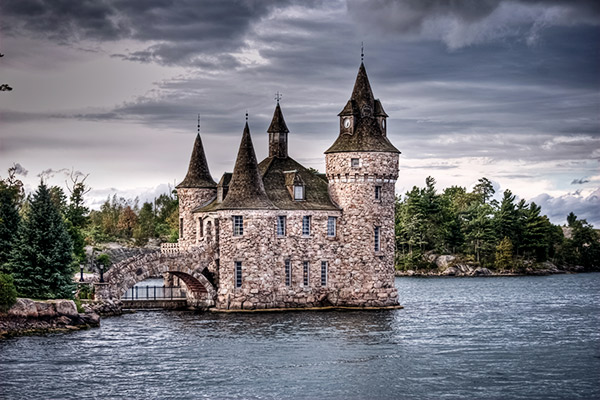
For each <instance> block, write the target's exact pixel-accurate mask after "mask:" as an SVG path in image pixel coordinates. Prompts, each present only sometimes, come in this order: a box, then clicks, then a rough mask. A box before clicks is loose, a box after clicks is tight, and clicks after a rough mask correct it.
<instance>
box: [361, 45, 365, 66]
mask: <svg viewBox="0 0 600 400" xmlns="http://www.w3.org/2000/svg"><path fill="white" fill-rule="evenodd" d="M364 59H365V43H364V42H360V62H363V61H364Z"/></svg>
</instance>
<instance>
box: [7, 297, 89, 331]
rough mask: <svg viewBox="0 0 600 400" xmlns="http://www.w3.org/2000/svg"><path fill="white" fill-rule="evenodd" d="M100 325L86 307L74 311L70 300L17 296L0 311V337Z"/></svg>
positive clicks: (75, 307)
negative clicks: (3, 311) (84, 309)
mask: <svg viewBox="0 0 600 400" xmlns="http://www.w3.org/2000/svg"><path fill="white" fill-rule="evenodd" d="M98 326H100V316H99V315H98V314H97V313H96V312H94V311H93V310H92V309H91V308H89V309H88V310H87V311H86V312H84V313H79V312H78V311H77V306H76V305H75V302H73V300H31V299H24V298H18V299H17V302H16V303H15V304H14V305H13V306H12V307H11V308H10V309H9V310H8V311H7V312H6V313H0V338H8V337H12V336H23V335H37V334H43V333H52V332H68V331H76V330H81V329H89V328H91V327H98Z"/></svg>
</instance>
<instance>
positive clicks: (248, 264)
mask: <svg viewBox="0 0 600 400" xmlns="http://www.w3.org/2000/svg"><path fill="white" fill-rule="evenodd" d="M387 117H388V115H387V114H386V113H385V111H384V110H383V107H382V105H381V102H380V101H379V100H378V99H375V98H374V96H373V92H372V90H371V86H370V83H369V79H368V77H367V73H366V70H365V67H364V64H362V63H361V65H360V68H359V71H358V75H357V77H356V82H355V84H354V89H353V91H352V96H351V97H350V100H348V102H347V103H346V105H345V107H344V108H343V109H342V111H341V112H340V113H339V118H340V132H339V135H338V137H337V139H336V140H335V142H334V143H333V145H332V146H331V147H330V148H329V149H327V150H326V151H325V161H326V172H325V174H320V173H315V172H314V170H309V169H307V168H305V167H303V166H302V165H300V164H299V163H298V162H296V161H295V160H294V159H293V158H291V157H290V156H289V155H288V133H289V130H288V127H287V126H286V123H285V121H284V118H283V113H282V111H281V107H280V105H279V102H277V106H276V108H275V112H274V114H273V120H272V121H271V124H270V126H269V128H268V130H267V132H268V134H269V156H268V157H267V158H265V159H264V160H262V161H261V162H260V163H259V162H257V159H256V154H255V152H254V147H253V144H252V139H251V136H250V129H249V127H248V123H247V122H246V126H245V128H244V131H243V135H242V140H241V143H240V147H239V150H238V154H237V160H236V162H235V167H234V169H233V173H225V174H223V176H222V177H221V179H220V181H219V183H216V182H215V181H214V180H213V178H212V177H211V174H210V172H209V168H208V163H207V161H206V157H205V154H204V148H203V145H202V141H201V139H200V135H198V136H197V137H196V141H195V144H194V148H193V152H192V156H191V160H190V164H189V169H188V172H187V175H186V176H185V179H184V180H183V181H182V182H181V183H180V184H179V185H177V194H178V197H179V216H180V227H179V229H180V231H179V237H180V239H179V242H178V244H177V248H178V251H179V252H181V251H190V252H191V253H190V254H192V253H193V251H194V249H200V250H201V251H202V252H203V253H204V254H208V255H209V257H208V258H206V259H208V260H209V261H207V262H206V268H204V271H203V274H204V275H205V276H206V277H207V279H208V281H210V283H211V284H212V285H213V287H214V289H215V290H216V295H215V299H214V305H215V307H216V308H217V309H233V310H236V309H269V308H304V307H323V306H340V307H341V306H349V307H394V306H397V305H398V293H397V290H396V288H395V286H394V250H395V245H394V236H395V235H394V199H395V192H394V184H395V182H396V179H397V178H398V158H399V153H400V152H399V151H398V150H397V149H396V148H395V147H394V146H393V145H392V144H391V143H390V141H389V140H388V138H387V126H386V118H387Z"/></svg>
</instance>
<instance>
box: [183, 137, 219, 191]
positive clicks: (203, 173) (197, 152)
mask: <svg viewBox="0 0 600 400" xmlns="http://www.w3.org/2000/svg"><path fill="white" fill-rule="evenodd" d="M215 187H217V184H216V182H215V181H214V180H213V178H212V177H211V176H210V171H209V170H208V163H207V162H206V155H205V154H204V147H203V146H202V139H200V134H198V135H196V141H195V142H194V149H193V150H192V157H191V158H190V166H189V167H188V172H187V175H186V176H185V178H184V179H183V181H181V183H180V184H179V185H177V188H215Z"/></svg>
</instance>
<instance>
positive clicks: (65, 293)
mask: <svg viewBox="0 0 600 400" xmlns="http://www.w3.org/2000/svg"><path fill="white" fill-rule="evenodd" d="M72 251H73V245H72V242H71V238H70V237H69V234H68V232H67V228H66V226H65V222H64V219H63V217H62V216H61V214H60V211H59V210H58V208H57V206H56V204H55V203H54V202H53V200H52V198H51V193H50V190H49V189H48V187H47V186H46V185H45V184H44V183H43V182H42V183H40V186H39V187H38V189H37V191H36V193H35V194H34V195H33V196H32V199H31V205H30V208H29V211H28V215H27V216H26V218H25V220H24V222H23V223H22V224H21V226H20V229H19V233H18V238H17V241H16V243H15V246H14V247H13V249H12V251H11V254H10V261H9V263H8V266H9V268H10V270H11V272H12V274H13V277H14V281H15V286H16V288H17V291H18V292H19V294H20V295H21V296H26V297H34V298H71V297H72V296H73V290H74V288H75V285H74V284H73V279H72V278H73V265H72V263H73V254H72Z"/></svg>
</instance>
